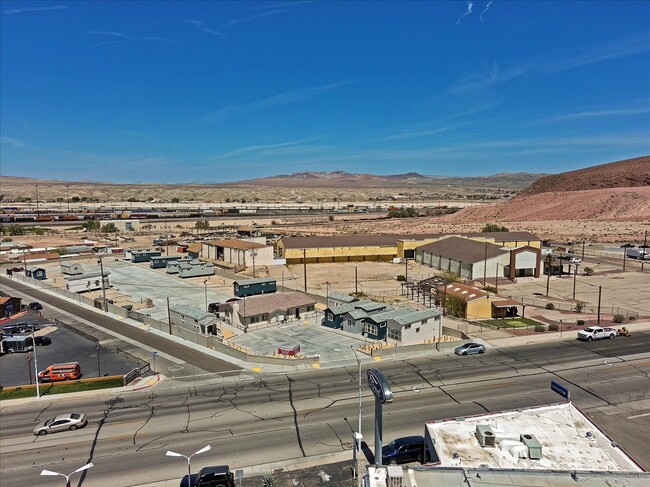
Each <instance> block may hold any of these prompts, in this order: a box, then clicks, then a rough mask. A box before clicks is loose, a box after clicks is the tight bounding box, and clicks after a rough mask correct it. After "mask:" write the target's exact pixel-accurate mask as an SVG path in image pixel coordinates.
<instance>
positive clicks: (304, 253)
mask: <svg viewBox="0 0 650 487" xmlns="http://www.w3.org/2000/svg"><path fill="white" fill-rule="evenodd" d="M302 268H303V271H304V274H305V292H307V249H302Z"/></svg>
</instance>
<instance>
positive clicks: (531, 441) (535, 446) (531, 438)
mask: <svg viewBox="0 0 650 487" xmlns="http://www.w3.org/2000/svg"><path fill="white" fill-rule="evenodd" d="M519 441H521V442H522V443H523V444H524V445H526V447H527V448H528V458H530V459H531V460H540V459H541V458H542V444H541V443H540V442H539V441H537V438H535V435H530V434H523V435H521V436H520V439H519Z"/></svg>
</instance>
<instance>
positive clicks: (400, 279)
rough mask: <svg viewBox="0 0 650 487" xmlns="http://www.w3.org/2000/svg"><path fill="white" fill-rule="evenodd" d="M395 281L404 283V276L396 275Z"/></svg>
mask: <svg viewBox="0 0 650 487" xmlns="http://www.w3.org/2000/svg"><path fill="white" fill-rule="evenodd" d="M395 279H397V280H398V281H400V282H406V276H405V275H404V274H398V275H397V277H396V278H395Z"/></svg>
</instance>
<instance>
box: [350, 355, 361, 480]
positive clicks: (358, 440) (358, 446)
mask: <svg viewBox="0 0 650 487" xmlns="http://www.w3.org/2000/svg"><path fill="white" fill-rule="evenodd" d="M352 351H354V358H355V359H357V366H358V368H359V425H358V428H357V432H355V433H353V440H354V450H353V452H352V456H353V459H352V461H353V463H354V470H353V475H354V478H357V453H360V452H361V440H362V439H363V435H362V434H361V412H362V411H363V409H362V407H361V360H359V356H358V355H357V349H356V348H355V346H354V345H352Z"/></svg>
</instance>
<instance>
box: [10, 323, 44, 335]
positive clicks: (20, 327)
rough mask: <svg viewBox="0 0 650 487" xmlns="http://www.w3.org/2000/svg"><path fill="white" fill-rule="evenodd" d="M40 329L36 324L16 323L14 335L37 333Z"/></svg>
mask: <svg viewBox="0 0 650 487" xmlns="http://www.w3.org/2000/svg"><path fill="white" fill-rule="evenodd" d="M40 329H41V325H39V324H38V323H18V324H17V325H16V331H15V332H14V333H31V332H32V330H33V331H38V330H40Z"/></svg>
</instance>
